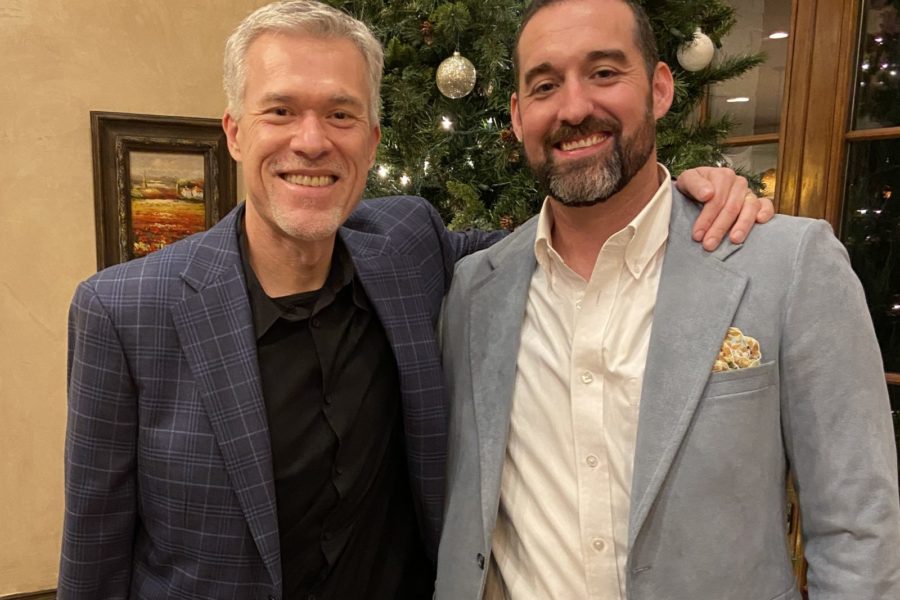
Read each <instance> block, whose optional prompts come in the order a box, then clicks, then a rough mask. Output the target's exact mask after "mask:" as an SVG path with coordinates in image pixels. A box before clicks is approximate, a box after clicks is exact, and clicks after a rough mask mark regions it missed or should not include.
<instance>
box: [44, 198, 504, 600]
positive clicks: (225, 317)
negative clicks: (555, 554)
mask: <svg viewBox="0 0 900 600" xmlns="http://www.w3.org/2000/svg"><path fill="white" fill-rule="evenodd" d="M242 210H243V208H242V207H239V208H237V209H235V211H232V213H230V214H229V215H228V216H226V217H225V218H224V219H222V221H220V222H219V223H218V224H217V225H216V226H215V227H213V228H212V229H210V230H209V231H207V232H204V233H201V234H197V235H195V236H192V237H190V238H188V239H186V240H183V241H181V242H179V243H176V244H173V245H171V246H169V247H167V248H165V249H163V250H161V251H159V252H156V253H154V254H151V255H149V256H148V257H146V258H143V259H139V260H135V261H131V262H128V263H125V264H122V265H116V266H114V267H111V268H109V269H106V270H104V271H102V272H100V273H98V274H97V275H95V276H94V277H92V278H91V279H89V280H88V281H86V282H84V283H82V284H81V285H80V286H79V287H78V289H77V291H76V293H75V297H74V299H73V302H72V306H71V309H70V314H69V362H68V374H69V410H68V427H67V433H66V484H65V485H66V513H65V524H64V530H63V546H62V556H61V565H60V576H59V597H60V598H85V599H87V598H90V599H92V600H97V599H106V598H154V599H156V598H185V599H188V598H190V599H198V598H215V599H228V598H235V599H237V598H267V597H269V596H275V597H279V596H280V595H281V564H280V556H279V546H278V525H277V516H276V510H275V494H274V487H273V482H272V465H271V449H270V446H269V435H268V428H267V424H266V417H265V411H264V406H263V399H262V393H261V390H260V383H259V373H258V368H257V360H256V345H255V340H254V336H253V331H252V329H253V328H252V323H251V316H250V307H249V302H248V300H247V293H246V285H245V282H244V279H243V273H242V271H241V268H240V258H239V254H238V248H237V235H236V231H237V230H236V228H237V226H238V224H239V222H240V221H239V219H240V214H241V211H242ZM341 235H342V237H343V239H344V241H345V243H346V244H347V247H348V249H349V250H350V253H351V255H352V256H353V258H354V264H355V265H356V268H357V273H358V274H359V277H360V280H361V281H362V283H363V286H364V287H365V289H366V291H367V293H368V294H369V296H370V299H371V301H372V303H373V305H374V306H375V309H376V311H377V313H378V315H379V317H380V318H381V321H382V324H383V326H384V328H385V331H386V332H387V335H388V338H389V340H390V342H391V345H392V347H393V349H394V355H395V358H396V361H397V367H398V370H399V373H400V380H401V391H402V402H403V415H404V426H405V432H406V447H407V462H408V466H409V471H410V478H411V483H412V486H413V490H414V493H415V497H416V499H417V504H418V507H417V508H418V515H419V517H420V522H421V524H422V527H423V534H424V536H425V538H426V540H427V542H428V545H429V550H430V552H431V553H432V555H434V554H435V553H436V545H437V540H438V539H439V535H440V521H441V511H442V508H443V491H444V460H445V456H446V404H445V399H444V389H443V375H442V372H441V367H440V359H439V355H438V350H437V344H436V342H435V337H434V329H435V324H436V322H437V318H438V313H439V309H440V305H441V301H442V298H443V295H444V292H445V291H446V289H447V287H448V285H449V281H450V278H451V276H452V271H453V265H454V263H455V262H456V260H457V259H458V258H460V257H461V256H463V255H465V254H467V253H469V252H472V251H474V250H477V249H479V248H480V247H483V246H486V245H489V244H490V243H492V242H493V241H494V240H495V239H496V238H497V235H496V234H480V233H466V234H455V233H449V232H447V231H446V230H445V229H444V227H443V225H442V223H441V221H440V218H439V217H438V215H437V213H436V212H435V211H434V210H433V209H432V208H431V206H430V205H429V204H428V203H427V202H425V201H424V200H422V199H418V198H411V197H394V198H385V199H377V200H370V201H366V202H363V203H362V204H361V205H360V207H359V208H358V209H357V210H356V212H355V213H354V214H353V215H352V216H351V218H350V219H349V220H348V222H347V224H346V226H345V227H344V228H342V230H341Z"/></svg>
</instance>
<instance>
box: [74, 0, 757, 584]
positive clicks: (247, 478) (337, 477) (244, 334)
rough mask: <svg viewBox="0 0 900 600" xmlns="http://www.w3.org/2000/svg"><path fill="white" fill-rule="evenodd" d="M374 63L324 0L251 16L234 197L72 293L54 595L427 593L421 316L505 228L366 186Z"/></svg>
mask: <svg viewBox="0 0 900 600" xmlns="http://www.w3.org/2000/svg"><path fill="white" fill-rule="evenodd" d="M382 60H383V59H382V50H381V46H380V44H379V43H378V41H377V40H376V39H375V38H374V37H373V36H372V34H371V32H370V31H369V30H368V28H366V26H365V25H363V24H362V23H360V22H359V21H357V20H355V19H353V18H351V17H349V16H347V15H345V14H344V13H342V12H340V11H337V10H335V9H333V8H329V7H327V6H326V5H323V4H320V3H318V2H311V1H296V2H288V3H283V4H272V5H269V6H265V7H263V8H261V9H259V10H258V11H256V12H254V13H253V14H251V15H250V16H249V17H247V19H246V20H245V21H244V22H242V23H241V24H240V26H239V27H238V28H237V30H236V31H235V32H234V34H233V35H232V36H231V38H230V39H229V40H228V44H227V46H226V58H225V89H226V93H227V96H228V109H227V111H226V113H225V116H224V118H223V120H222V123H223V127H224V129H225V132H226V134H227V137H228V146H229V150H230V152H231V154H232V156H233V157H234V158H235V159H236V160H237V161H239V162H241V164H242V169H243V176H244V183H245V185H246V190H247V198H246V202H245V203H244V204H242V205H240V206H239V207H237V208H236V209H235V210H234V211H232V212H231V213H230V214H229V215H227V216H226V217H225V218H223V219H222V220H221V221H220V222H219V223H218V224H217V225H216V226H214V227H213V228H212V229H210V230H209V231H207V232H203V233H200V234H197V235H195V236H193V237H190V238H188V239H186V240H183V241H181V242H178V243H176V244H172V245H171V246H169V247H167V248H165V249H163V250H161V251H159V252H157V253H154V254H151V255H149V256H147V257H145V258H142V259H139V260H136V261H132V262H129V263H126V264H122V265H117V266H115V267H112V268H110V269H107V270H105V271H102V272H101V273H99V274H97V275H95V276H94V277H92V278H90V279H89V280H88V281H86V282H84V283H83V284H81V285H80V286H79V288H78V290H77V292H76V294H75V298H74V300H73V303H72V308H71V312H70V338H69V420H68V431H67V440H66V454H67V460H66V517H65V526H64V536H63V547H62V562H61V568H60V577H59V597H60V598H86V599H87V598H89V599H91V600H98V599H106V598H126V597H130V598H152V599H158V598H186V599H187V598H190V599H192V600H194V599H200V598H210V599H225V598H241V599H243V598H281V597H284V598H317V597H321V598H401V597H429V596H430V594H431V590H432V584H433V575H434V567H433V563H432V562H431V560H432V559H433V558H434V556H435V555H436V549H437V540H438V538H439V535H440V526H441V517H442V508H443V487H444V458H445V446H446V407H445V400H444V388H443V383H442V379H443V374H442V371H441V365H440V358H439V354H438V349H437V344H436V341H435V337H434V327H435V325H436V322H437V318H438V313H439V309H440V305H441V301H442V298H443V296H444V293H445V291H446V289H447V287H448V286H449V283H450V279H451V276H452V270H453V266H454V263H455V262H456V261H457V259H459V258H460V257H462V256H464V255H466V254H469V253H470V252H472V251H474V250H477V249H479V248H482V247H484V246H486V245H488V244H490V243H491V242H493V241H495V240H496V239H498V237H500V234H485V233H477V232H469V233H450V232H448V231H447V230H446V229H445V228H444V226H443V224H442V223H441V221H440V218H439V216H438V214H437V213H436V211H435V210H434V209H433V208H432V207H431V206H430V205H429V204H428V203H427V202H425V201H424V200H422V199H420V198H409V197H396V198H386V199H382V200H379V201H376V202H363V203H360V198H361V196H362V193H363V188H364V186H365V182H366V174H367V172H368V170H369V169H370V168H371V166H372V164H373V161H374V158H375V150H376V147H377V145H378V142H379V139H380V134H381V130H380V128H379V124H378V89H379V85H380V78H381V70H382ZM725 179H726V181H725V183H724V184H723V185H725V187H726V191H727V189H728V188H730V186H731V184H732V182H733V175H731V179H729V178H725ZM694 181H695V183H696V184H698V185H699V188H698V186H697V185H695V186H694V191H695V192H697V191H698V189H700V190H702V189H703V186H706V185H708V184H707V183H706V182H703V181H698V179H696V178H695V180H694ZM750 206H751V209H750V211H749V212H751V213H754V212H755V210H756V207H758V206H759V204H753V203H750ZM746 212H747V211H746V210H745V213H746ZM745 216H746V214H745ZM754 216H755V214H751V215H750V217H751V220H752V217H754ZM733 217H734V214H732V216H731V218H733ZM739 223H740V221H739ZM747 225H749V223H746V221H745V222H744V225H743V227H744V229H746V227H747Z"/></svg>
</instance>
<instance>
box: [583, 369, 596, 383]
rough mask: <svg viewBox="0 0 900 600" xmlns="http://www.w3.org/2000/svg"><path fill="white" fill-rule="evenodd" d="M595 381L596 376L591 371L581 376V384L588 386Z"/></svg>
mask: <svg viewBox="0 0 900 600" xmlns="http://www.w3.org/2000/svg"><path fill="white" fill-rule="evenodd" d="M592 381H594V374H593V373H591V372H590V371H585V372H584V373H582V374H581V383H584V384H588V383H591V382H592Z"/></svg>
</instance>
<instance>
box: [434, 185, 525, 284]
mask: <svg viewBox="0 0 900 600" xmlns="http://www.w3.org/2000/svg"><path fill="white" fill-rule="evenodd" d="M423 204H424V205H425V206H426V207H427V210H428V216H429V219H430V220H431V226H432V227H433V228H434V230H435V233H436V234H437V237H438V239H439V240H440V244H441V251H442V253H443V261H444V273H445V274H446V280H445V284H446V286H447V287H449V284H450V280H451V278H452V277H453V270H454V267H455V265H456V261H458V260H459V259H461V258H463V257H465V256H468V255H469V254H472V253H473V252H478V251H479V250H484V249H485V248H490V247H491V246H493V245H494V244H496V243H497V242H499V241H500V240H502V239H503V238H505V237H506V236H507V235H509V232H508V231H503V230H499V231H481V230H480V229H467V230H465V231H449V230H448V229H447V227H446V226H445V225H444V222H443V221H442V220H441V216H440V215H439V214H438V212H437V210H435V209H434V207H433V206H432V205H431V204H430V203H428V202H427V201H423Z"/></svg>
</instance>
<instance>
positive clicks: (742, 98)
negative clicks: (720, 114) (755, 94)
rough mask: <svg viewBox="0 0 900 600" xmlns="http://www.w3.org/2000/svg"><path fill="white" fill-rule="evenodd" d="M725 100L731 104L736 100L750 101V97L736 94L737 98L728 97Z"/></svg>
mask: <svg viewBox="0 0 900 600" xmlns="http://www.w3.org/2000/svg"><path fill="white" fill-rule="evenodd" d="M725 102H729V103H731V104H735V103H737V102H750V98H748V97H746V96H738V97H737V98H729V99H728V100H726V101H725Z"/></svg>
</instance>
